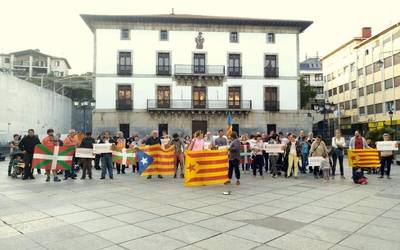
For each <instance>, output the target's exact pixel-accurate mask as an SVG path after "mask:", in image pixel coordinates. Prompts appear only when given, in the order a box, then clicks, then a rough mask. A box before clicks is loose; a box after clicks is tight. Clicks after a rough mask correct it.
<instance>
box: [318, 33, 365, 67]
mask: <svg viewBox="0 0 400 250" xmlns="http://www.w3.org/2000/svg"><path fill="white" fill-rule="evenodd" d="M366 39H367V38H362V37H354V38H353V39H351V40H350V41H348V42H346V43H344V44H343V45H341V46H339V47H338V48H336V49H335V50H333V51H331V52H330V53H328V54H327V55H325V56H323V57H322V58H321V61H323V60H325V59H326V58H328V57H330V56H331V55H333V54H335V53H336V52H338V51H339V50H341V49H343V48H345V47H346V46H348V45H350V44H352V43H353V42H355V41H364V40H366Z"/></svg>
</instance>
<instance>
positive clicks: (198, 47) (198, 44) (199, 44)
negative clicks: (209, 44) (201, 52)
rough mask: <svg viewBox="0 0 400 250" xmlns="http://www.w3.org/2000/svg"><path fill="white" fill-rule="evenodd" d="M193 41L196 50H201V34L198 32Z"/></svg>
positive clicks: (202, 38) (202, 41) (202, 39)
mask: <svg viewBox="0 0 400 250" xmlns="http://www.w3.org/2000/svg"><path fill="white" fill-rule="evenodd" d="M194 40H195V41H196V49H203V43H204V37H203V33H202V32H199V34H198V35H197V37H196V38H195V39H194Z"/></svg>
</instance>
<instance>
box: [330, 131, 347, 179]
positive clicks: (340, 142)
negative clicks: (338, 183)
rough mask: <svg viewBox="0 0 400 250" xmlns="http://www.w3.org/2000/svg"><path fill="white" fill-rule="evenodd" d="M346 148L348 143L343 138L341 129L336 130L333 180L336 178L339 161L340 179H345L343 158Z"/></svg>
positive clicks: (333, 148)
mask: <svg viewBox="0 0 400 250" xmlns="http://www.w3.org/2000/svg"><path fill="white" fill-rule="evenodd" d="M345 147H346V141H345V140H344V137H343V136H342V132H341V131H340V129H336V134H335V137H333V138H332V150H333V152H332V159H333V163H332V178H333V179H334V178H335V175H336V164H337V161H338V160H339V167H340V177H341V178H342V179H344V178H345V177H344V171H343V157H344V148H345Z"/></svg>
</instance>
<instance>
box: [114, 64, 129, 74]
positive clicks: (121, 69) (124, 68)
mask: <svg viewBox="0 0 400 250" xmlns="http://www.w3.org/2000/svg"><path fill="white" fill-rule="evenodd" d="M117 73H118V75H120V76H131V75H132V65H121V64H118V65H117Z"/></svg>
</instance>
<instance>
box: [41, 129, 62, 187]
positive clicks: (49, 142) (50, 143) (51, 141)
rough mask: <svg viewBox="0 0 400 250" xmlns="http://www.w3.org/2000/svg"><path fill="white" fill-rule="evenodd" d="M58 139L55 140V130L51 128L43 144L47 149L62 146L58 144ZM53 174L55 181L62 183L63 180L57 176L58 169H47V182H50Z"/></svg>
mask: <svg viewBox="0 0 400 250" xmlns="http://www.w3.org/2000/svg"><path fill="white" fill-rule="evenodd" d="M56 143H58V142H56V139H55V138H54V130H53V129H52V128H49V129H48V130H47V136H46V137H45V138H44V139H43V140H42V144H43V145H44V146H46V147H54V146H56V145H57V146H62V145H58V144H56ZM51 173H53V181H54V182H60V181H61V180H60V179H59V178H58V176H57V169H46V176H47V177H46V182H49V181H50V174H51Z"/></svg>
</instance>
